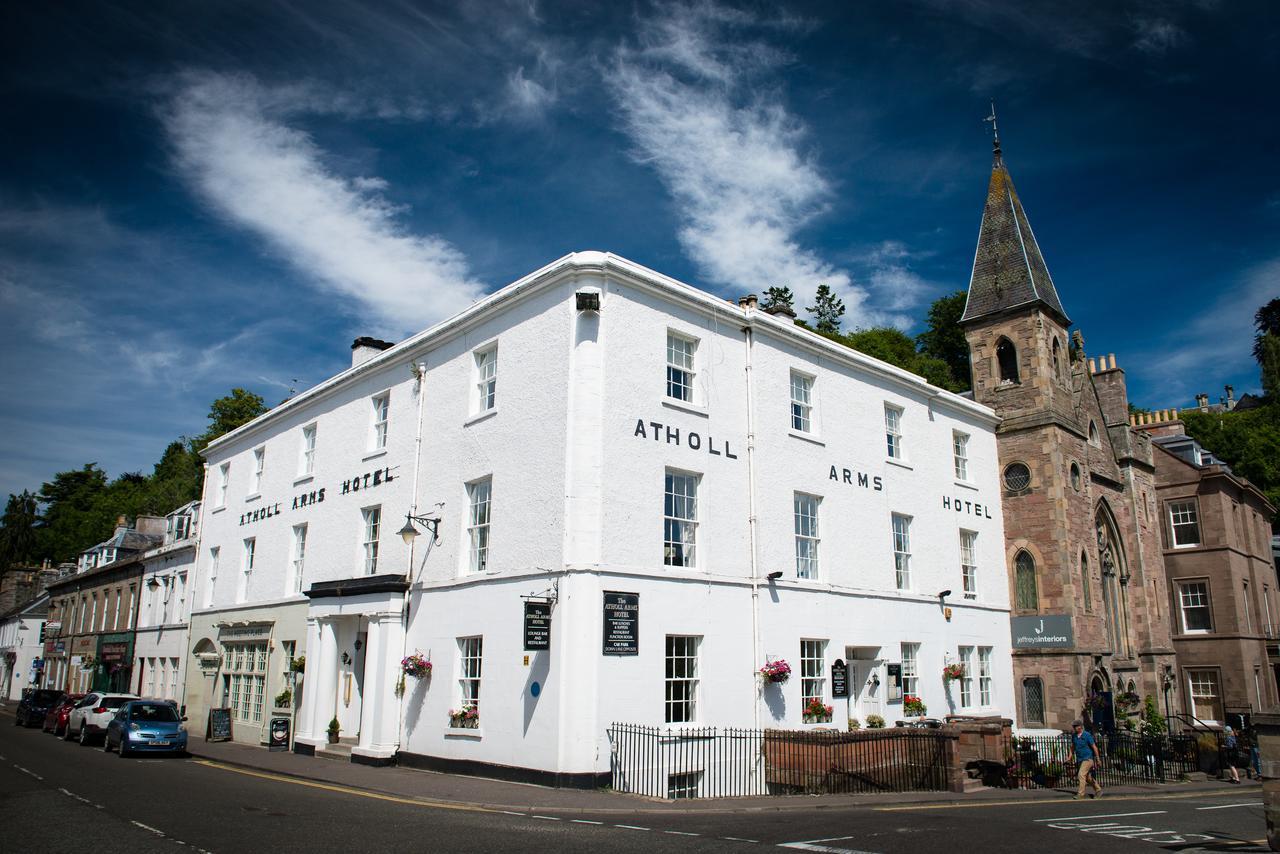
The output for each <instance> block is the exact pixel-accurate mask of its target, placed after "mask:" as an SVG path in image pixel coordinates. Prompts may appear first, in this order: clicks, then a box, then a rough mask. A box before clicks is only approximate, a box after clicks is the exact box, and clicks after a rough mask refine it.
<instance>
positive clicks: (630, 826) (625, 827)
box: [614, 824, 649, 830]
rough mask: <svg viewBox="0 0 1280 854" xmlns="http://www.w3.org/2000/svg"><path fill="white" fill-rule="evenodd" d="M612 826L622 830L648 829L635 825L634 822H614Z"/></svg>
mask: <svg viewBox="0 0 1280 854" xmlns="http://www.w3.org/2000/svg"><path fill="white" fill-rule="evenodd" d="M614 827H620V828H622V829H623V830H648V829H649V828H647V827H636V826H635V825H634V824H615V825H614Z"/></svg>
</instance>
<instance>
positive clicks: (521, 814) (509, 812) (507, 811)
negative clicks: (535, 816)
mask: <svg viewBox="0 0 1280 854" xmlns="http://www.w3.org/2000/svg"><path fill="white" fill-rule="evenodd" d="M498 812H500V813H502V814H503V815H518V816H520V817H521V818H524V817H525V816H527V815H528V813H524V812H512V811H511V810H498Z"/></svg>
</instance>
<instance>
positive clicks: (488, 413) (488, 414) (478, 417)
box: [462, 406, 498, 427]
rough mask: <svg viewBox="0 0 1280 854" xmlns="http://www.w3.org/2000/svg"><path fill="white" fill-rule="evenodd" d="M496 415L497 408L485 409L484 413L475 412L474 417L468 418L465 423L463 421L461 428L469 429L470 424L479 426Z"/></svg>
mask: <svg viewBox="0 0 1280 854" xmlns="http://www.w3.org/2000/svg"><path fill="white" fill-rule="evenodd" d="M497 414H498V407H496V406H495V407H494V408H493V409H486V410H485V411H484V412H477V413H475V414H474V415H471V416H469V417H468V418H467V420H466V421H463V422H462V426H463V427H470V426H471V425H472V424H479V423H480V422H481V421H484V420H486V419H489V418H492V417H493V416H495V415H497Z"/></svg>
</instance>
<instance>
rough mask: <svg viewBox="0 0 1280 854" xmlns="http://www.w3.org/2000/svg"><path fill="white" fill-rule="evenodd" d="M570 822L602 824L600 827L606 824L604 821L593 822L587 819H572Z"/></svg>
mask: <svg viewBox="0 0 1280 854" xmlns="http://www.w3.org/2000/svg"><path fill="white" fill-rule="evenodd" d="M569 822H570V823H571V824H600V825H603V824H604V822H603V821H591V820H589V819H585V818H571V819H569Z"/></svg>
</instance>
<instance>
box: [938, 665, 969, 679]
mask: <svg viewBox="0 0 1280 854" xmlns="http://www.w3.org/2000/svg"><path fill="white" fill-rule="evenodd" d="M942 678H943V679H963V678H964V665H963V664H948V665H947V666H946V667H944V668H942Z"/></svg>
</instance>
